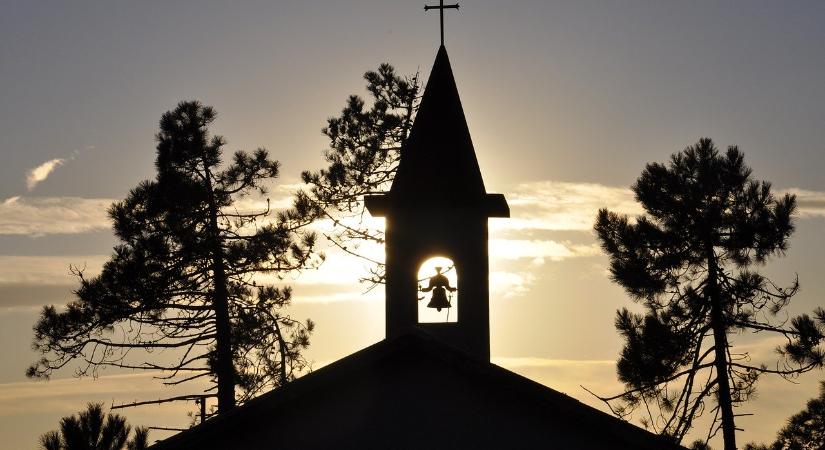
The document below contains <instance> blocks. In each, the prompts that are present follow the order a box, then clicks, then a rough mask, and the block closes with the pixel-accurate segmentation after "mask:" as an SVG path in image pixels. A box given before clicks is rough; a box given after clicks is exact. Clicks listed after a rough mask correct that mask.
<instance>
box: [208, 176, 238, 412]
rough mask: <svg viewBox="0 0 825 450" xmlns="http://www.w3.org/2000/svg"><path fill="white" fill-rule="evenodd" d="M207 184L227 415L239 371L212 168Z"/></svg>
mask: <svg viewBox="0 0 825 450" xmlns="http://www.w3.org/2000/svg"><path fill="white" fill-rule="evenodd" d="M204 165H205V163H204ZM206 183H207V187H208V189H209V240H210V243H209V244H210V247H211V252H212V276H213V283H214V284H213V291H212V293H213V295H212V307H213V308H215V335H216V337H215V352H216V367H215V376H216V378H217V379H218V414H223V413H225V412H227V411H229V410H230V409H232V408H234V407H235V368H234V366H233V363H232V341H231V336H232V331H231V329H230V322H229V291H228V290H227V286H226V284H227V281H226V268H225V267H224V259H223V248H222V247H221V241H220V230H219V229H218V208H217V206H216V204H215V194H214V191H213V187H212V178H211V174H210V173H209V170H208V169H206Z"/></svg>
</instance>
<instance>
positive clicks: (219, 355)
mask: <svg viewBox="0 0 825 450" xmlns="http://www.w3.org/2000/svg"><path fill="white" fill-rule="evenodd" d="M214 120H215V112H214V110H213V109H212V108H210V107H207V106H203V105H201V104H200V103H199V102H196V101H195V102H182V103H180V104H179V105H178V106H177V108H175V110H174V111H169V112H167V113H165V114H164V115H163V117H162V118H161V120H160V132H159V133H158V134H157V142H158V144H157V158H156V163H155V166H156V169H157V177H156V179H155V180H152V181H144V182H142V183H140V184H139V185H138V186H137V187H136V188H134V189H133V190H132V191H131V192H130V193H129V196H128V197H127V198H126V199H125V200H123V201H121V202H117V203H115V204H114V205H112V207H111V208H110V210H109V215H110V217H111V218H112V220H113V222H114V232H115V235H116V236H117V238H119V240H120V241H121V243H120V244H119V245H117V246H116V247H115V249H114V254H113V255H112V257H111V259H110V260H109V261H108V262H107V263H106V264H105V265H104V267H103V271H102V273H101V274H100V275H98V276H95V277H92V278H88V277H87V276H86V275H85V274H84V273H83V271H82V270H76V274H77V276H78V278H79V280H80V287H79V288H78V289H77V290H76V291H75V297H76V298H75V299H74V300H73V301H71V302H70V303H69V304H68V305H66V307H65V309H63V310H58V309H57V308H55V307H54V306H48V307H45V308H44V309H43V311H42V313H41V316H40V319H39V321H38V322H37V324H36V325H35V326H34V331H35V337H34V347H35V348H36V349H37V350H38V351H39V352H40V353H41V354H42V355H43V357H42V358H41V359H40V360H39V361H37V362H36V363H34V364H33V365H32V366H31V367H30V368H29V370H28V372H27V374H28V376H30V377H48V376H49V375H50V374H51V373H52V372H53V371H55V370H57V369H60V368H62V367H64V366H66V365H68V364H69V363H70V362H72V361H75V362H77V363H78V364H76V367H75V370H76V372H77V374H78V375H94V374H96V373H97V371H98V370H99V369H100V368H102V367H119V368H129V369H144V370H151V371H162V373H163V375H162V376H161V378H162V379H163V380H164V383H166V384H169V385H177V384H181V383H185V382H188V381H192V380H199V379H209V380H211V382H212V383H213V384H214V385H215V387H216V388H217V395H215V394H212V393H210V392H209V391H211V390H212V388H210V389H209V390H208V391H207V392H196V393H193V394H191V395H183V396H180V397H175V398H173V399H169V400H175V399H179V400H193V399H202V398H204V397H206V396H217V399H218V413H222V412H225V411H227V410H229V409H231V408H232V407H234V405H235V402H236V395H237V400H240V401H245V400H246V399H248V398H250V397H252V396H254V395H255V394H257V393H259V392H261V391H262V390H264V389H266V388H270V387H273V386H278V385H280V384H283V383H286V382H287V381H289V380H290V379H291V378H292V377H294V375H295V373H296V372H298V371H300V370H301V369H303V368H304V367H305V365H306V362H305V361H304V359H303V357H302V353H301V351H302V350H303V349H304V348H306V347H307V346H308V345H309V335H310V333H311V332H312V329H313V323H312V322H311V321H307V322H305V323H302V322H299V321H297V320H294V319H292V318H290V316H289V315H286V314H284V313H283V310H284V308H285V307H286V306H288V305H289V303H290V297H291V290H290V289H289V288H288V287H280V288H279V287H275V286H273V285H269V284H265V283H263V284H258V281H257V280H256V276H260V275H262V274H263V275H267V274H268V275H274V276H283V274H285V273H287V272H289V271H293V270H298V269H301V268H302V267H304V266H305V265H307V264H308V263H310V262H311V260H312V255H313V248H314V245H315V236H314V235H312V234H309V233H303V232H301V231H300V226H301V225H302V224H299V223H296V222H295V221H294V220H292V218H291V217H290V216H289V215H288V214H279V215H277V217H272V214H271V213H270V208H269V201H268V200H267V201H266V206H263V205H261V206H251V207H249V206H246V207H245V206H243V205H241V204H239V200H241V199H244V198H249V196H250V195H252V194H259V195H265V194H266V192H267V183H269V182H270V181H271V180H272V179H274V178H275V177H277V175H278V162H277V161H274V160H271V159H270V158H269V155H268V153H267V151H266V150H263V149H258V150H256V151H255V152H253V153H251V154H250V153H245V152H240V151H239V152H237V153H235V154H234V156H233V158H232V160H231V162H229V163H228V164H224V163H223V162H222V152H223V147H224V146H225V141H224V139H223V138H222V137H220V136H210V134H209V130H208V126H209V125H210V124H211V123H212V122H213V121H214ZM247 203H250V202H247ZM139 350H143V352H139ZM160 351H165V352H166V354H167V355H169V354H170V353H171V354H172V355H174V359H173V361H171V362H169V357H168V356H164V357H161V355H157V353H158V352H160ZM153 352H154V353H153ZM160 353H162V352H160ZM136 358H137V359H140V358H150V360H149V361H136ZM151 358H154V359H151ZM236 386H237V387H239V388H240V392H238V393H236V392H235V387H236ZM141 403H142V402H138V403H136V404H141ZM147 403H151V402H147ZM133 405H134V404H133Z"/></svg>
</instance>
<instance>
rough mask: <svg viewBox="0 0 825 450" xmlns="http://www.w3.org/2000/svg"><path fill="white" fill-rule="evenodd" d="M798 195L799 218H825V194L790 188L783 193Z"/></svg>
mask: <svg viewBox="0 0 825 450" xmlns="http://www.w3.org/2000/svg"><path fill="white" fill-rule="evenodd" d="M785 192H787V193H788V194H794V195H796V203H797V205H798V207H799V217H801V218H807V217H825V192H819V191H809V190H806V189H799V188H790V189H786V190H785V191H783V193H785Z"/></svg>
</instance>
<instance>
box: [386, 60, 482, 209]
mask: <svg viewBox="0 0 825 450" xmlns="http://www.w3.org/2000/svg"><path fill="white" fill-rule="evenodd" d="M390 193H391V194H392V195H393V197H394V198H397V199H399V200H402V199H403V201H410V200H411V199H413V198H422V197H424V198H426V197H430V200H432V197H435V196H438V197H439V198H442V199H443V200H444V201H452V202H455V201H462V202H467V201H480V200H481V198H482V197H483V196H484V194H485V189H484V181H483V180H482V178H481V170H480V169H479V167H478V160H477V159H476V154H475V149H474V148H473V141H472V139H471V138H470V130H469V129H468V128H467V120H466V119H465V117H464V109H463V108H462V107H461V99H460V98H459V96H458V88H457V87H456V84H455V78H454V77H453V69H452V67H450V58H449V56H447V49H446V48H444V46H441V47H440V48H439V49H438V55H437V56H436V57H435V63H434V64H433V69H432V72H430V78H429V80H428V81H427V87H426V88H425V90H424V97H423V98H422V99H421V105H420V107H419V109H418V116H417V117H416V119H415V123H414V124H413V127H412V131H411V132H410V136H409V138H408V139H407V142H406V144H405V147H404V151H403V153H402V158H401V162H400V164H399V166H398V172H397V173H396V176H395V181H393V184H392V189H391V190H390Z"/></svg>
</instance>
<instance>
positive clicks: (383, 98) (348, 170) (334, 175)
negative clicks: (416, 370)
mask: <svg viewBox="0 0 825 450" xmlns="http://www.w3.org/2000/svg"><path fill="white" fill-rule="evenodd" d="M364 79H365V80H366V81H367V91H369V93H370V97H371V99H370V100H371V105H367V102H366V101H365V100H364V99H363V98H361V97H359V96H357V95H351V96H350V97H349V98H347V101H346V105H345V106H344V109H343V110H342V111H341V114H340V115H339V116H337V117H333V118H330V119H328V120H327V126H326V127H325V128H324V129H323V130H322V132H323V134H324V135H325V136H326V137H327V138H328V139H329V148H328V149H327V150H325V152H324V159H326V161H327V163H328V164H329V165H328V166H327V168H326V169H322V170H319V171H316V172H312V171H305V172H303V174H302V175H301V176H302V179H303V182H304V183H306V184H307V186H308V189H307V190H305V191H301V192H299V193H298V195H297V197H296V199H295V207H294V209H293V211H292V212H291V214H292V217H293V218H295V219H296V220H301V221H319V220H329V221H331V222H332V224H333V226H332V228H331V229H330V230H329V231H328V232H325V233H324V236H325V237H326V238H327V239H328V240H329V241H330V242H331V243H332V244H333V245H335V246H337V247H338V248H340V249H341V250H343V251H345V252H347V253H350V254H353V255H356V256H359V257H362V258H366V256H365V255H364V254H363V252H360V251H359V245H360V244H362V243H363V242H372V243H379V244H383V242H384V233H383V231H382V230H379V229H376V228H374V227H370V226H369V225H368V224H367V223H365V221H364V217H365V213H366V210H365V209H364V203H363V199H364V196H366V195H370V194H376V193H380V192H384V191H387V190H389V187H390V185H391V184H392V180H393V179H394V177H395V173H396V170H397V168H398V161H399V157H400V154H401V146H402V145H403V143H404V141H405V140H406V138H407V136H408V135H409V132H410V129H411V128H412V123H413V119H414V116H415V112H416V110H417V108H418V102H419V98H418V92H419V88H420V86H419V83H418V76H417V75H416V76H414V77H400V76H398V75H396V73H395V69H394V68H393V67H392V66H391V65H389V64H382V65H380V66H379V67H378V70H377V71H369V72H367V73H365V74H364ZM371 262H372V263H373V264H374V270H373V271H372V274H371V276H370V277H369V279H370V281H372V282H374V283H377V282H381V281H382V280H383V265H382V264H381V263H380V262H378V261H371Z"/></svg>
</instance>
